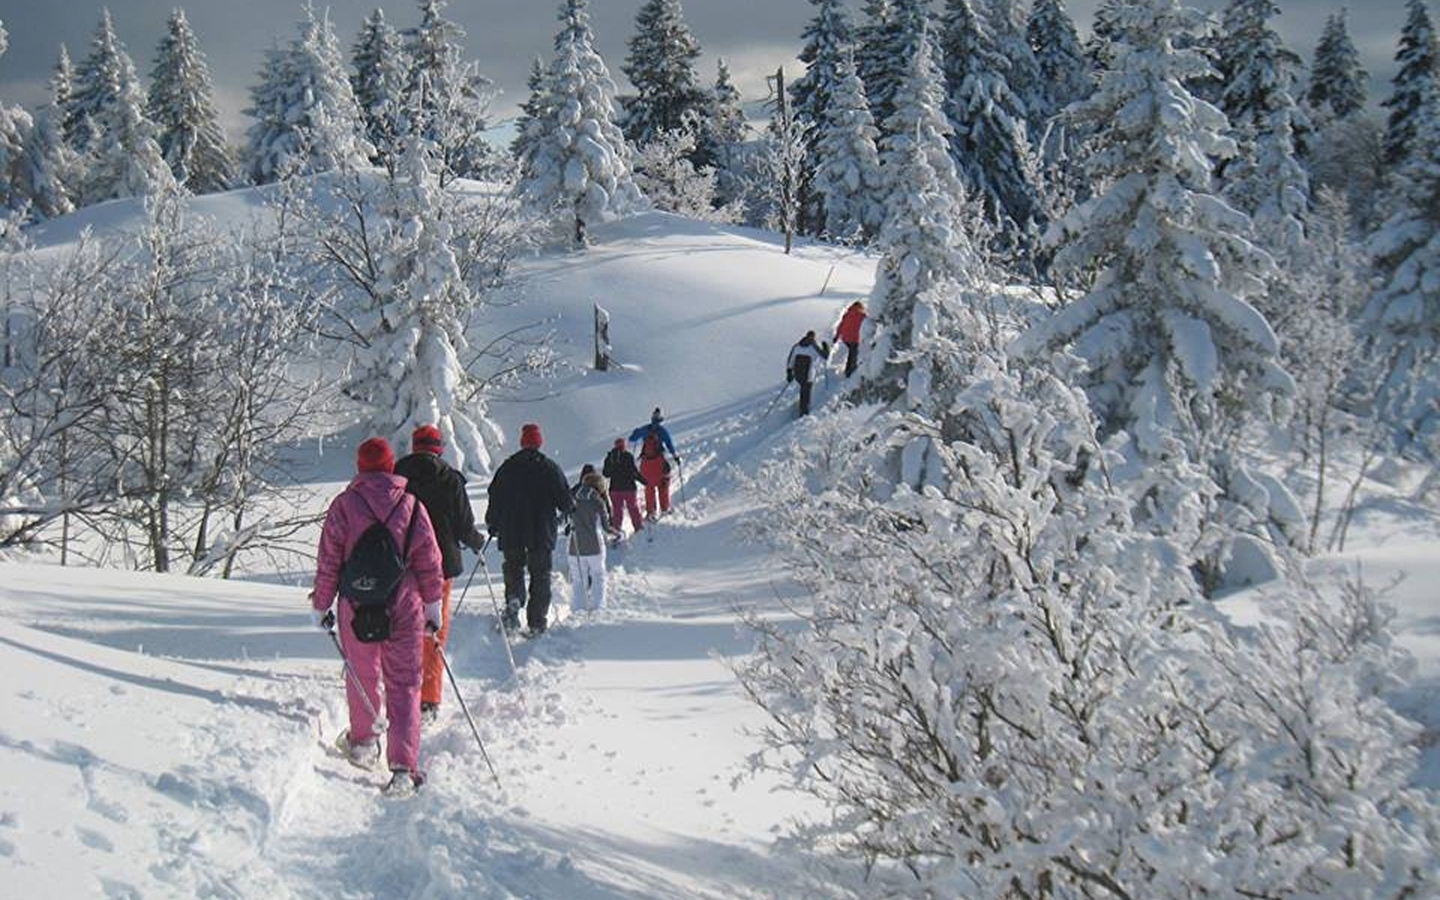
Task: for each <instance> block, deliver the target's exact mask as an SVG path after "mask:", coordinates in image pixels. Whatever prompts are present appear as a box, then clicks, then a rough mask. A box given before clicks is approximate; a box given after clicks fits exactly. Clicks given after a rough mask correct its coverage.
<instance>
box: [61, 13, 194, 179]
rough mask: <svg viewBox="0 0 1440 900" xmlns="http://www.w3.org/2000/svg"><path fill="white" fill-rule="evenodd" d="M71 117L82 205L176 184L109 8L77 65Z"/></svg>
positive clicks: (132, 65) (68, 112)
mask: <svg viewBox="0 0 1440 900" xmlns="http://www.w3.org/2000/svg"><path fill="white" fill-rule="evenodd" d="M67 116H68V117H69V118H71V119H73V121H75V122H76V123H77V125H76V132H75V140H76V144H75V148H76V150H77V152H79V153H80V155H81V156H82V157H83V160H82V163H81V170H82V171H81V174H82V179H83V180H82V181H81V183H80V184H79V185H78V186H77V190H76V193H77V195H78V198H79V203H80V204H81V205H89V204H92V203H99V202H100V201H102V200H113V199H115V198H117V197H141V196H146V195H149V194H153V193H156V192H157V191H164V190H167V189H168V188H169V187H170V186H171V185H172V184H173V183H174V181H175V178H174V176H173V175H172V174H171V172H170V167H169V166H168V165H167V164H166V163H165V159H164V157H163V156H162V155H161V153H160V146H159V145H158V144H157V143H156V142H155V138H156V128H155V123H154V122H152V121H151V120H150V118H149V117H148V116H147V115H146V113H145V93H144V91H143V90H142V89H141V87H140V79H139V77H138V76H136V74H135V64H134V63H133V62H132V61H131V60H130V55H129V54H128V53H126V52H125V48H124V46H123V45H122V44H121V43H120V40H119V38H117V37H116V36H115V27H114V23H113V22H112V21H111V19H110V11H109V10H105V12H104V13H103V14H102V15H101V17H100V25H99V27H98V28H97V29H96V31H95V37H94V38H92V39H91V42H90V53H89V54H87V55H86V57H85V59H84V60H82V61H81V63H80V65H79V67H78V68H77V69H76V70H75V77H74V82H73V92H72V93H71V96H70V103H69V109H68V110H67Z"/></svg>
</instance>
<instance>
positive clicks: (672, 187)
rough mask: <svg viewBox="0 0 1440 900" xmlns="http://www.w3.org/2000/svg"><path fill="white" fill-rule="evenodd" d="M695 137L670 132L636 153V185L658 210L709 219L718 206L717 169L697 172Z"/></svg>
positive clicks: (680, 132)
mask: <svg viewBox="0 0 1440 900" xmlns="http://www.w3.org/2000/svg"><path fill="white" fill-rule="evenodd" d="M694 154H695V135H694V134H692V133H691V132H688V131H669V132H664V133H662V134H659V135H657V136H656V137H655V138H654V139H653V140H651V141H650V143H648V144H646V145H645V146H644V147H642V148H640V150H639V151H638V152H637V153H636V154H635V161H634V163H635V165H634V170H635V186H636V187H638V188H639V189H640V191H641V193H643V194H644V195H645V196H646V197H647V198H648V199H649V200H650V202H651V203H652V204H654V206H655V208H656V209H659V210H663V211H665V212H673V213H676V214H678V215H681V216H684V217H686V218H687V219H701V220H703V219H708V218H710V216H711V213H712V210H713V209H714V204H715V170H714V169H713V168H711V167H709V166H706V167H704V168H702V169H699V170H696V168H695V164H694V163H692V162H691V161H690V159H691V157H693V156H694Z"/></svg>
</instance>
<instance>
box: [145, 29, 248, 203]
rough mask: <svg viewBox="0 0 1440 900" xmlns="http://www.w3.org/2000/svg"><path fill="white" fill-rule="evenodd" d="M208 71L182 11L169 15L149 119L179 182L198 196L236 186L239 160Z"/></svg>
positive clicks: (152, 78) (152, 82) (152, 77)
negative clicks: (233, 153) (227, 137)
mask: <svg viewBox="0 0 1440 900" xmlns="http://www.w3.org/2000/svg"><path fill="white" fill-rule="evenodd" d="M214 94H215V92H214V89H213V87H212V86H211V82H210V69H209V66H207V65H206V63H205V55H204V54H203V53H201V52H200V41H199V39H198V38H197V37H196V36H195V32H194V30H193V29H192V28H191V27H190V23H189V21H187V20H186V18H185V11H184V10H183V9H176V10H174V11H173V12H171V13H170V18H169V20H168V21H167V22H166V34H165V37H164V38H163V39H162V40H161V41H160V47H159V50H158V51H157V52H156V55H155V68H154V70H152V71H151V73H150V102H149V107H148V110H149V113H150V118H151V119H152V120H154V122H155V125H156V127H157V128H158V129H159V133H158V134H157V136H156V141H157V143H159V145H160V152H161V153H162V154H163V155H164V157H165V161H166V162H167V163H169V164H170V171H171V172H173V173H174V175H175V180H176V181H178V182H180V184H182V185H184V186H185V188H186V189H187V190H189V191H190V192H191V193H194V194H209V193H213V192H215V191H223V190H225V189H227V188H229V187H230V186H231V185H232V184H233V183H234V182H235V161H234V159H233V158H232V156H231V152H230V148H229V146H228V145H227V144H226V141H225V131H224V129H222V128H221V127H220V114H219V112H217V111H216V109H215V96H214Z"/></svg>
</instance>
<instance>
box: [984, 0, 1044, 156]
mask: <svg viewBox="0 0 1440 900" xmlns="http://www.w3.org/2000/svg"><path fill="white" fill-rule="evenodd" d="M977 11H978V12H979V14H980V17H981V18H982V19H984V20H985V24H986V27H987V34H988V36H989V38H990V41H991V45H992V47H993V48H994V50H995V52H997V53H999V54H1000V55H1001V56H1002V57H1004V59H1005V81H1006V82H1007V83H1008V84H1009V86H1010V92H1011V93H1012V94H1014V95H1015V96H1016V97H1017V98H1018V99H1019V100H1020V105H1021V108H1022V109H1023V110H1024V111H1025V119H1024V121H1025V128H1026V131H1027V133H1029V134H1040V133H1041V132H1043V130H1044V127H1045V116H1044V115H1043V112H1042V110H1041V107H1042V106H1043V104H1044V94H1045V90H1046V88H1045V85H1043V84H1042V83H1041V75H1040V66H1039V63H1038V62H1037V61H1036V59H1035V51H1034V50H1033V49H1032V48H1031V47H1030V41H1029V40H1028V39H1027V38H1026V35H1025V7H1024V5H1023V4H1019V3H1017V2H1016V0H982V4H981V8H980V9H979V10H977Z"/></svg>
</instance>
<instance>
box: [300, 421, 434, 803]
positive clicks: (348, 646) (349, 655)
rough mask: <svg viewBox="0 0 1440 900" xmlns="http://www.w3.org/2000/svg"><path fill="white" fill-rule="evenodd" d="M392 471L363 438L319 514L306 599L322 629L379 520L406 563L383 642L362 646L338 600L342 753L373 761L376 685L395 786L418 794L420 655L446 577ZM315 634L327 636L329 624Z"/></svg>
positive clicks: (423, 517) (422, 520) (430, 535)
mask: <svg viewBox="0 0 1440 900" xmlns="http://www.w3.org/2000/svg"><path fill="white" fill-rule="evenodd" d="M394 469H395V456H394V454H393V453H392V452H391V450H390V445H389V444H388V443H387V442H386V441H385V439H384V438H370V439H369V440H367V441H365V442H364V443H362V444H361V445H360V449H359V452H358V454H357V458H356V475H355V477H354V478H353V479H351V481H350V484H349V485H348V486H346V488H345V490H343V491H341V492H340V494H338V495H337V496H336V497H335V499H334V500H332V501H331V503H330V509H329V510H328V511H327V512H326V513H325V524H324V525H323V526H322V527H321V530H320V550H319V554H318V556H317V558H316V561H315V589H314V590H313V591H312V592H311V595H310V599H311V603H312V605H313V607H314V611H315V616H316V622H317V624H321V623H322V621H323V619H324V617H325V615H326V614H327V613H329V612H330V611H331V608H332V606H333V605H335V599H336V597H337V595H338V593H339V586H340V572H341V569H342V568H343V567H344V565H345V560H346V559H347V558H348V557H349V555H350V551H351V550H352V549H353V548H354V546H355V543H356V542H357V541H358V540H359V539H360V535H361V534H362V533H364V531H365V529H367V528H368V527H370V525H371V524H372V523H374V522H376V521H377V520H380V521H385V522H386V527H387V528H388V529H389V531H390V535H391V537H392V538H393V539H394V541H395V546H396V547H397V548H401V552H402V553H403V554H404V558H405V575H404V577H403V578H402V580H401V582H400V586H399V588H398V589H397V590H396V592H395V596H394V599H393V600H392V601H391V603H390V606H389V611H390V636H389V637H388V638H386V639H385V640H383V641H379V642H376V643H362V642H361V641H360V640H359V639H358V638H357V637H356V636H355V632H354V629H353V625H352V623H353V622H354V618H355V611H354V607H353V605H352V604H351V603H350V602H349V601H348V600H346V598H344V597H343V596H342V597H340V601H341V602H340V603H339V604H338V605H339V610H338V620H339V634H340V643H341V648H342V649H343V650H344V653H345V659H346V660H347V661H348V663H349V666H350V670H351V672H352V673H353V674H352V675H350V676H347V677H346V678H345V697H346V700H347V701H348V705H349V708H350V730H349V732H348V733H347V735H342V738H343V739H344V743H347V744H348V746H345V747H344V748H343V749H345V750H346V752H347V755H348V756H349V758H350V760H351V762H354V763H356V764H357V765H370V764H373V762H374V761H375V760H376V759H377V758H378V748H377V747H376V745H375V742H376V740H377V738H378V735H377V734H376V733H375V724H376V723H375V717H374V716H372V715H371V712H370V711H371V710H372V709H373V710H375V711H376V712H377V713H378V712H379V711H380V709H381V706H380V700H381V692H380V683H381V681H382V679H383V681H384V685H385V690H384V703H385V706H384V711H385V718H386V719H387V720H388V721H389V725H388V727H387V729H386V732H385V756H386V759H387V761H388V762H389V767H390V770H391V772H392V773H395V775H396V778H397V779H399V778H400V775H401V773H405V774H408V775H409V776H410V777H411V779H412V781H413V782H414V785H415V786H417V787H418V786H419V784H420V783H421V782H422V781H423V780H424V776H423V774H422V773H421V771H420V677H421V650H422V646H423V642H424V641H425V640H427V639H428V637H427V635H426V630H427V627H430V626H433V627H434V628H436V629H438V628H439V625H440V617H441V611H440V598H441V596H442V595H443V592H444V589H445V574H444V571H443V569H442V565H441V559H440V548H439V546H438V545H437V544H436V542H435V532H434V530H433V529H432V528H431V525H430V516H429V515H428V514H427V513H426V512H425V507H424V506H422V505H421V504H420V503H419V502H418V501H417V500H416V499H415V498H414V497H413V496H411V495H410V494H408V493H406V491H405V479H404V478H401V477H400V476H398V475H395V474H394ZM332 621H333V620H332ZM321 627H323V628H326V629H327V630H328V629H329V627H330V625H329V623H325V624H322V625H321ZM357 682H358V684H357ZM361 690H364V692H365V694H364V696H363V697H362V695H361V694H360V691H361ZM367 699H368V701H369V702H368V706H367V702H366V701H367Z"/></svg>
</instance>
